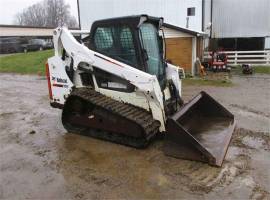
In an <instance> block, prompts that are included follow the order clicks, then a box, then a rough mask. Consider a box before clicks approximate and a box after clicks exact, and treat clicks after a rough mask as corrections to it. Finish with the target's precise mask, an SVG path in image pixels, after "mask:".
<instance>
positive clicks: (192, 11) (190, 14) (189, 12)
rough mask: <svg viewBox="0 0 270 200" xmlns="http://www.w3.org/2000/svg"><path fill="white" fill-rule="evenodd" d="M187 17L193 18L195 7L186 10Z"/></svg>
mask: <svg viewBox="0 0 270 200" xmlns="http://www.w3.org/2000/svg"><path fill="white" fill-rule="evenodd" d="M187 16H195V7H191V8H187Z"/></svg>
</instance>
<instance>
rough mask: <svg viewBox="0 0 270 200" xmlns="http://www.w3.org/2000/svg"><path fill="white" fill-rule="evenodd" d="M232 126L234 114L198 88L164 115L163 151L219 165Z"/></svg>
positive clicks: (179, 156) (233, 125) (169, 154)
mask: <svg viewBox="0 0 270 200" xmlns="http://www.w3.org/2000/svg"><path fill="white" fill-rule="evenodd" d="M234 127H235V122H234V116H233V115H232V114H231V113H230V112H229V111H228V110H227V109H226V108H224V107H223V106H222V105H221V104H219V103H218V102H217V101H216V100H214V99H213V98H212V97H211V96H209V95H208V94H207V93H206V92H203V91H202V92H200V93H199V94H198V95H197V96H195V97H194V98H193V99H192V100H191V101H190V102H189V103H187V104H185V105H184V106H183V107H182V109H180V110H179V111H178V112H177V113H175V114H174V115H173V116H171V117H169V118H168V120H167V125H166V129H167V131H166V140H165V145H164V153H165V154H166V155H168V156H172V157H176V158H183V159H188V160H197V161H202V162H207V163H209V164H210V165H214V166H221V165H222V162H223V159H224V157H225V154H226V152H227V149H228V146H229V143H230V140H231V137H232V133H233V131H234Z"/></svg>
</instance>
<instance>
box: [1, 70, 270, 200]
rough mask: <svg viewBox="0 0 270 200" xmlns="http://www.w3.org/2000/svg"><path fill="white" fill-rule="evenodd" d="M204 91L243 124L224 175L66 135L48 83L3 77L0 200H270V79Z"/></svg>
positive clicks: (188, 90)
mask: <svg viewBox="0 0 270 200" xmlns="http://www.w3.org/2000/svg"><path fill="white" fill-rule="evenodd" d="M233 83H234V85H233V86H232V87H211V86H203V87H200V88H199V87H198V86H187V87H184V91H183V95H184V99H185V100H189V99H190V98H191V97H192V96H194V95H195V94H196V93H197V92H198V91H200V90H205V91H207V92H209V94H211V95H212V96H213V97H214V98H216V99H217V100H218V101H220V102H221V103H222V104H223V105H224V106H226V107H227V108H228V109H229V110H230V111H232V112H233V113H234V114H235V116H236V119H237V129H236V131H235V132H234V134H233V140H232V142H231V144H230V147H229V149H228V153H227V156H226V158H225V162H224V163H223V166H222V168H215V167H211V166H209V165H207V164H203V163H199V162H192V161H186V160H180V159H174V158H170V157H166V156H164V155H163V153H162V150H161V148H162V143H161V142H160V141H157V142H155V143H153V144H152V145H150V147H149V148H147V149H146V150H136V149H133V148H129V147H125V146H121V145H117V144H112V143H108V142H104V141H100V140H96V139H92V138H89V137H85V136H80V135H75V134H71V133H66V131H65V129H64V128H63V127H62V125H61V120H60V116H61V111H60V110H57V109H52V108H50V107H49V103H48V95H47V93H48V92H47V83H46V80H44V79H43V78H41V77H37V76H20V75H11V74H0V199H3V198H7V199H18V198H19V199H26V198H30V199H87V198H88V199H89V198H92V199H104V198H110V199H116V198H127V199H130V198H132V199H143V198H147V199H150V198H152V199H174V198H185V199H198V198H201V199H224V198H225V199H270V103H269V99H270V85H269V84H270V76H268V75H260V76H259V75H254V76H251V77H239V76H235V77H233Z"/></svg>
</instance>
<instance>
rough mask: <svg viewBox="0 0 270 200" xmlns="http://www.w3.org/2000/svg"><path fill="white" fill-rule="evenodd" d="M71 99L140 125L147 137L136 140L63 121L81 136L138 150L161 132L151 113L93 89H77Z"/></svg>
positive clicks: (71, 130) (72, 93)
mask: <svg viewBox="0 0 270 200" xmlns="http://www.w3.org/2000/svg"><path fill="white" fill-rule="evenodd" d="M70 97H77V98H81V99H82V100H84V101H86V102H88V103H90V104H92V105H95V106H98V107H100V108H103V109H105V110H107V111H109V112H111V113H113V114H116V115H118V116H121V117H123V118H125V119H127V120H129V121H132V122H134V123H136V124H138V125H139V126H141V127H142V129H143V130H144V133H145V137H144V138H135V137H131V136H127V135H123V134H119V133H113V132H106V131H104V130H102V131H100V130H99V131H97V130H94V129H89V128H87V129H85V128H84V129H80V128H77V127H74V126H72V125H71V124H68V123H67V122H65V121H63V125H64V127H65V128H66V129H67V130H68V131H69V132H79V133H80V134H85V135H90V136H92V137H95V138H99V139H104V140H108V141H112V142H115V143H119V144H124V145H128V146H132V147H136V148H143V147H146V146H147V145H148V143H149V142H150V141H151V139H153V138H154V136H155V135H156V134H157V133H158V132H159V127H160V122H159V121H157V120H154V119H153V117H152V114H151V113H150V112H148V111H146V110H144V109H142V108H139V107H136V106H134V105H131V104H127V103H122V102H119V101H116V100H114V99H112V98H110V97H107V96H105V95H102V94H101V93H98V92H96V91H95V90H93V89H92V88H86V87H84V88H76V89H74V90H73V91H72V92H71V94H70V96H69V98H70ZM62 119H63V118H62Z"/></svg>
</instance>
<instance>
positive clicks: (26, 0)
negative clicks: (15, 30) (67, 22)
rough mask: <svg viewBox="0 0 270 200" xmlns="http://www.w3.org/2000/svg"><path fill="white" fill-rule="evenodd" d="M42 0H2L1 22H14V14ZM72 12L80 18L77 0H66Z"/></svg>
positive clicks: (0, 8)
mask: <svg viewBox="0 0 270 200" xmlns="http://www.w3.org/2000/svg"><path fill="white" fill-rule="evenodd" d="M39 1H41V0H0V24H12V23H13V21H14V16H15V15H16V14H17V13H18V12H20V11H22V10H23V9H24V8H26V7H28V6H31V5H33V4H34V3H36V2H39ZM65 1H66V3H68V4H69V5H70V12H71V14H72V15H73V16H74V17H76V19H78V10H77V0H65Z"/></svg>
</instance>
